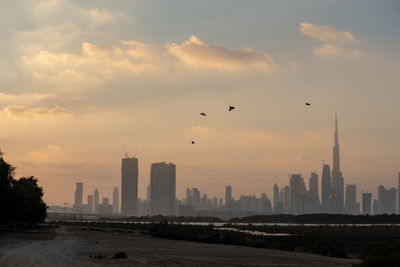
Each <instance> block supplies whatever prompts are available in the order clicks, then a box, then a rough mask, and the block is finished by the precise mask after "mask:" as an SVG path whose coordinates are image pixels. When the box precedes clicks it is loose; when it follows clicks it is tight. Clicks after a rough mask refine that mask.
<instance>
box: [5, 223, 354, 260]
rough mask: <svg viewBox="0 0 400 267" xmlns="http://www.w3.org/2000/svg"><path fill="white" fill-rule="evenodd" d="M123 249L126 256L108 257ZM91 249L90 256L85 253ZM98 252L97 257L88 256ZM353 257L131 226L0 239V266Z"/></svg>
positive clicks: (75, 229)
mask: <svg viewBox="0 0 400 267" xmlns="http://www.w3.org/2000/svg"><path fill="white" fill-rule="evenodd" d="M118 251H124V252H126V253H127V254H128V259H122V260H121V259H119V260H118V259H111V257H112V256H113V255H114V253H116V252H118ZM89 255H91V256H92V257H89ZM95 255H102V256H105V258H103V259H94V258H93V256H95ZM355 262H358V261H354V260H346V259H337V258H329V257H323V256H319V255H312V254H305V253H295V252H286V251H279V250H271V249H257V248H248V247H238V246H228V245H214V244H204V243H195V242H186V241H177V240H167V239H158V238H152V237H150V236H147V235H142V234H139V233H133V232H131V231H129V232H128V231H126V230H122V229H121V230H119V231H116V230H115V229H101V231H90V230H89V229H83V228H79V227H66V226H62V227H60V228H59V229H57V237H56V238H55V239H52V240H36V241H32V240H30V241H24V242H20V243H18V244H12V245H8V246H7V245H6V246H1V245H0V266H1V267H3V266H4V267H6V266H7V267H20V266H29V267H31V266H44V267H57V266H61V267H62V266H149V265H151V266H219V267H220V266H324V267H329V266H351V264H352V263H355Z"/></svg>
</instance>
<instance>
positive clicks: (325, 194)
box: [321, 164, 331, 213]
mask: <svg viewBox="0 0 400 267" xmlns="http://www.w3.org/2000/svg"><path fill="white" fill-rule="evenodd" d="M330 197H331V171H330V167H329V165H328V164H324V165H323V167H322V177H321V209H322V212H323V213H329V212H330V210H329V206H330Z"/></svg>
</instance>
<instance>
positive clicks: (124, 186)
mask: <svg viewBox="0 0 400 267" xmlns="http://www.w3.org/2000/svg"><path fill="white" fill-rule="evenodd" d="M138 173H139V167H138V159H137V158H129V157H128V156H125V158H123V159H122V161H121V214H123V215H126V216H132V215H137V208H138Z"/></svg>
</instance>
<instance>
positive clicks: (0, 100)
mask: <svg viewBox="0 0 400 267" xmlns="http://www.w3.org/2000/svg"><path fill="white" fill-rule="evenodd" d="M50 98H54V95H52V94H38V93H23V94H7V93H1V92H0V104H15V103H19V104H30V103H35V102H38V101H41V100H45V99H50Z"/></svg>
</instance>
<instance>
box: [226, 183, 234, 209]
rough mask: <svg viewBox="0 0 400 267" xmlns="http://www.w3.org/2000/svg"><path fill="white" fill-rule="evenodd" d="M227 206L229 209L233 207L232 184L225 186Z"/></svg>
mask: <svg viewBox="0 0 400 267" xmlns="http://www.w3.org/2000/svg"><path fill="white" fill-rule="evenodd" d="M225 207H226V209H228V210H232V209H233V197H232V187H231V186H230V185H227V186H226V187H225Z"/></svg>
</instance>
